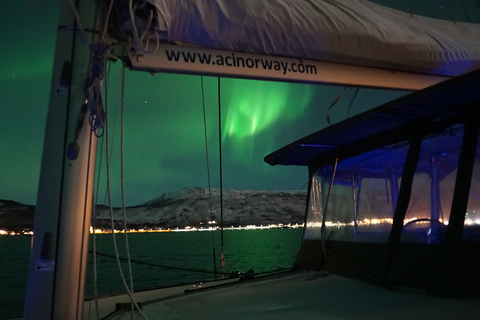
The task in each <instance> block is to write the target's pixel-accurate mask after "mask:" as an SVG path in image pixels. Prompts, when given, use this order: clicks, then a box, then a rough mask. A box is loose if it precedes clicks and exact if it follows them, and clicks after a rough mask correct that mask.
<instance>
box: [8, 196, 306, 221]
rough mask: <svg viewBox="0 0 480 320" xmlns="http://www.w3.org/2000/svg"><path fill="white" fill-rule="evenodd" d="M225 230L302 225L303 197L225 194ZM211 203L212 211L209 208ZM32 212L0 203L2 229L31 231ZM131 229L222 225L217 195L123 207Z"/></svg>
mask: <svg viewBox="0 0 480 320" xmlns="http://www.w3.org/2000/svg"><path fill="white" fill-rule="evenodd" d="M222 199H223V219H224V226H226V227H227V226H239V225H241V226H245V225H262V224H263V225H267V224H271V223H275V224H277V223H283V224H288V223H291V224H294V223H303V222H304V213H305V201H306V193H305V192H302V191H260V190H234V189H223V190H222ZM210 203H211V205H210ZM34 211H35V207H34V206H29V205H23V204H20V203H17V202H14V201H5V200H0V229H2V228H3V229H7V230H25V229H29V228H32V227H33V218H34ZM95 211H96V212H95V216H96V227H98V228H102V227H103V228H109V226H110V215H109V211H110V210H109V209H108V208H107V207H105V206H97V207H96V210H95ZM113 216H114V222H115V226H116V227H117V228H123V213H122V210H121V208H114V209H113ZM126 216H127V226H128V227H129V228H143V227H148V228H153V227H160V228H176V227H180V228H184V227H186V226H196V227H198V226H207V225H208V221H212V220H215V221H217V222H218V223H219V222H220V190H219V189H211V196H210V194H209V191H208V189H204V188H184V189H180V190H177V191H174V192H168V193H164V194H162V195H161V196H160V197H158V198H156V199H153V200H151V201H148V202H146V203H144V204H141V205H138V206H134V207H127V208H126Z"/></svg>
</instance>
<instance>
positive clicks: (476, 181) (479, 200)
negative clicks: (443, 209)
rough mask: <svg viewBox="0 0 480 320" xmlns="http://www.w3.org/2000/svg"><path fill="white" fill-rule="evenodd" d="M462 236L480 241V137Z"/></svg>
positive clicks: (472, 240)
mask: <svg viewBox="0 0 480 320" xmlns="http://www.w3.org/2000/svg"><path fill="white" fill-rule="evenodd" d="M462 238H463V240H464V241H467V242H480V137H479V139H478V143H477V152H476V153H475V164H474V166H473V174H472V181H471V183H470V193H469V197H468V204H467V212H465V222H464V225H463V232H462Z"/></svg>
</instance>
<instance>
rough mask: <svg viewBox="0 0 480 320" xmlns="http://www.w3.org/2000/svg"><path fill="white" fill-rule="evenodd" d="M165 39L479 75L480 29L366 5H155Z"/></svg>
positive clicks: (194, 1) (315, 1) (317, 1)
mask: <svg viewBox="0 0 480 320" xmlns="http://www.w3.org/2000/svg"><path fill="white" fill-rule="evenodd" d="M148 1H149V2H151V3H152V4H153V5H154V6H155V7H156V8H157V11H158V16H159V25H160V30H161V32H162V34H164V35H165V36H166V40H167V41H169V42H175V43H188V44H194V45H197V46H203V47H207V48H213V49H220V50H228V51H234V52H246V53H253V54H262V55H272V56H279V57H291V58H302V59H308V60H317V61H327V62H335V63H342V64H351V65H356V66H366V67H374V68H382V69H390V70H399V71H407V72H417V73H426V74H435V75H447V76H456V75H460V74H463V73H466V72H468V71H472V70H476V69H478V68H480V26H479V25H476V24H469V23H459V22H453V21H444V20H437V19H432V18H427V17H422V16H416V15H411V14H409V13H405V12H401V11H397V10H393V9H390V8H387V7H383V6H380V5H377V4H374V3H371V2H368V1H365V0H309V1H306V0H148Z"/></svg>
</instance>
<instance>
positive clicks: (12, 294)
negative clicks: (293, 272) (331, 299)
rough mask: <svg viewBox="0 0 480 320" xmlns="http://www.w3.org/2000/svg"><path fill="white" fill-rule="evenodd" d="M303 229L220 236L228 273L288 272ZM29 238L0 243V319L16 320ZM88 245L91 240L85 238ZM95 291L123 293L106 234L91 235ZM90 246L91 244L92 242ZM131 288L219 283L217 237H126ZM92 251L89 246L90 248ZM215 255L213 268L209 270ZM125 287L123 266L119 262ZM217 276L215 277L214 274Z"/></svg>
mask: <svg viewBox="0 0 480 320" xmlns="http://www.w3.org/2000/svg"><path fill="white" fill-rule="evenodd" d="M302 233H303V229H301V228H300V229H262V230H258V229H256V230H225V231H224V233H223V244H224V246H223V251H224V259H225V268H224V269H223V272H224V274H225V276H228V275H229V274H230V273H231V272H234V271H238V272H240V273H246V272H247V271H248V270H250V269H252V270H253V271H254V272H255V273H256V274H259V273H264V272H270V271H275V270H280V269H286V268H289V267H291V266H292V263H293V260H294V258H295V255H296V252H297V250H298V248H299V246H300V242H301V237H302ZM115 238H116V240H117V245H118V252H119V256H120V257H122V258H126V257H127V251H126V246H125V237H124V235H123V234H116V236H115ZM31 239H32V238H31V237H27V236H1V237H0V254H1V263H0V319H11V318H14V317H21V316H22V313H23V303H24V298H25V288H26V282H27V272H28V259H29V250H30V243H31ZM90 240H93V236H91V237H90ZM95 241H96V250H97V252H98V253H99V254H97V267H96V269H97V279H98V281H97V290H98V293H99V295H100V296H102V295H107V294H111V293H119V292H123V291H124V287H123V283H122V280H121V277H120V272H119V269H118V266H117V262H116V259H114V258H112V257H114V256H115V250H114V246H113V241H112V235H111V234H101V235H95ZM91 242H92V241H91ZM128 242H129V248H130V258H131V260H132V263H131V268H132V274H133V284H134V288H135V290H136V291H140V290H145V289H151V288H158V287H168V286H173V285H178V284H186V283H193V282H197V281H204V280H209V279H214V278H215V277H217V278H220V277H221V276H222V274H221V273H222V268H221V266H220V255H221V242H222V240H221V232H220V231H214V232H210V231H196V232H168V233H167V232H163V233H130V234H128ZM90 248H91V249H92V248H93V246H92V243H90ZM214 251H215V264H214V254H213V253H214ZM121 265H122V270H123V272H124V274H125V277H126V278H127V283H129V282H130V281H129V276H128V275H129V272H128V264H127V263H126V261H124V260H122V261H121ZM93 268H94V267H93V254H92V253H90V254H89V257H88V268H87V282H86V289H85V296H86V298H91V297H92V296H93V278H94V277H93V274H94V273H93ZM215 270H216V272H217V273H216V274H215Z"/></svg>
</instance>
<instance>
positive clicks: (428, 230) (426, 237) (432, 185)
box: [400, 125, 464, 243]
mask: <svg viewBox="0 0 480 320" xmlns="http://www.w3.org/2000/svg"><path fill="white" fill-rule="evenodd" d="M463 133H464V125H455V126H451V127H449V128H448V129H447V130H445V131H444V132H442V133H439V134H435V135H430V136H428V137H426V138H425V139H424V140H423V141H422V146H421V151H420V156H419V160H418V163H417V169H416V172H415V176H414V178H413V183H412V192H411V195H410V202H409V205H408V209H407V212H406V215H405V220H404V224H403V229H402V235H401V238H400V240H401V242H405V243H438V242H441V241H443V239H444V238H445V234H446V231H447V225H448V221H449V218H450V210H451V206H452V200H453V191H454V187H455V181H456V177H457V168H458V161H459V156H460V149H461V146H462V141H463Z"/></svg>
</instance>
